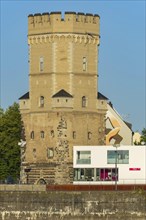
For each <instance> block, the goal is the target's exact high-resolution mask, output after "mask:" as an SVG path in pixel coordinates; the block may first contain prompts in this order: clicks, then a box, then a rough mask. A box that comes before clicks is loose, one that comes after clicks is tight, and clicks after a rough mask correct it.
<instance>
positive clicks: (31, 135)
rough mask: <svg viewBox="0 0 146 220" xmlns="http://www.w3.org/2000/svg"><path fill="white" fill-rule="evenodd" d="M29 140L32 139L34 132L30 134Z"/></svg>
mask: <svg viewBox="0 0 146 220" xmlns="http://www.w3.org/2000/svg"><path fill="white" fill-rule="evenodd" d="M30 138H31V139H34V131H32V132H31V133H30Z"/></svg>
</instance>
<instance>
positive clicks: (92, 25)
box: [28, 12, 100, 37]
mask: <svg viewBox="0 0 146 220" xmlns="http://www.w3.org/2000/svg"><path fill="white" fill-rule="evenodd" d="M99 19H100V17H99V15H93V14H84V13H75V12H65V15H64V18H62V14H61V12H51V13H50V14H49V13H43V14H34V15H32V14H31V15H29V16H28V36H31V35H39V34H50V33H68V34H69V33H70V34H71V33H78V34H89V35H90V36H91V37H92V36H93V35H94V36H99Z"/></svg>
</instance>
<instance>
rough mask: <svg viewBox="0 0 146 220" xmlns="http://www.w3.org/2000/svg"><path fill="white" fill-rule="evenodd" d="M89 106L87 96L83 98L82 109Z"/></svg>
mask: <svg viewBox="0 0 146 220" xmlns="http://www.w3.org/2000/svg"><path fill="white" fill-rule="evenodd" d="M86 106H87V99H86V96H83V97H82V107H83V108H85V107H86Z"/></svg>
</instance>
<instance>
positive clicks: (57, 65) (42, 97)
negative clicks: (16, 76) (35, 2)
mask: <svg viewBox="0 0 146 220" xmlns="http://www.w3.org/2000/svg"><path fill="white" fill-rule="evenodd" d="M99 39H100V36H99V16H98V15H92V14H84V13H78V14H76V13H75V12H65V16H64V18H62V15H61V12H52V13H50V14H49V13H43V14H35V15H29V16H28V45H29V67H30V71H29V82H30V90H29V92H28V93H26V94H25V95H23V96H22V97H21V98H20V110H21V114H22V120H23V123H24V131H25V137H26V148H25V151H24V153H23V160H22V173H23V177H24V179H25V181H26V178H25V176H26V177H27V181H28V182H29V183H38V182H41V181H44V182H46V183H50V184H63V183H72V182H73V165H72V164H73V146H74V145H104V144H105V113H106V101H105V100H102V101H101V100H99V99H98V86H97V80H98V78H97V76H98V46H99ZM28 168H29V169H28ZM27 170H29V173H28V172H27V173H26V172H25V171H27ZM25 173H26V174H27V175H25Z"/></svg>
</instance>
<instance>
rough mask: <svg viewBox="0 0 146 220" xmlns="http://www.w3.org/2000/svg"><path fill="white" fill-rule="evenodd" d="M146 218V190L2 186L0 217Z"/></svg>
mask: <svg viewBox="0 0 146 220" xmlns="http://www.w3.org/2000/svg"><path fill="white" fill-rule="evenodd" d="M10 219H11V220H16V219H21V220H48V219H50V220H59V219H68V220H72V219H74V220H81V219H84V220H91V219H92V220H94V219H108V220H109V219H111V220H117V219H119V220H125V219H126V220H131V219H132V220H133V219H135V220H138V219H142V220H145V219H146V191H144V190H133V191H97V190H96V191H53V190H52V191H49V190H45V186H34V185H33V186H27V185H24V186H19V187H18V186H17V187H16V186H7V187H4V186H0V220H10Z"/></svg>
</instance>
